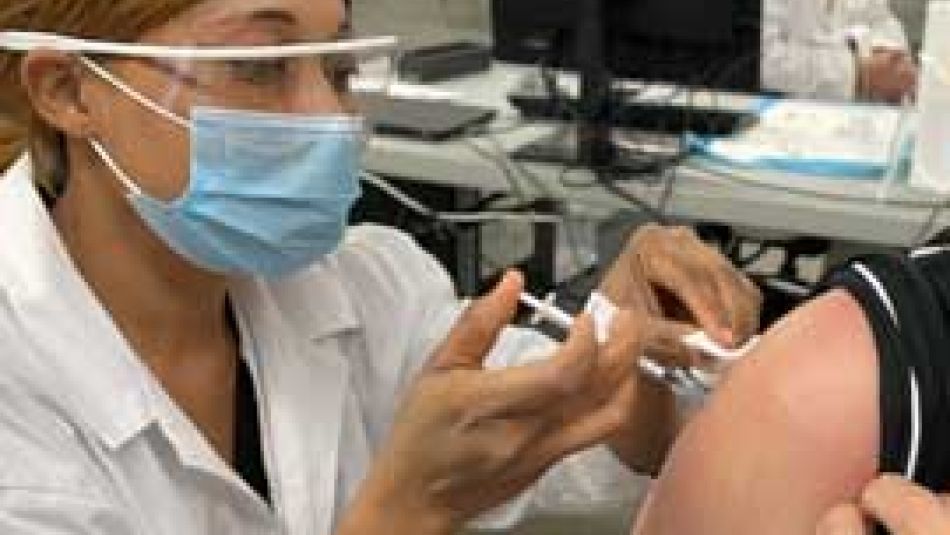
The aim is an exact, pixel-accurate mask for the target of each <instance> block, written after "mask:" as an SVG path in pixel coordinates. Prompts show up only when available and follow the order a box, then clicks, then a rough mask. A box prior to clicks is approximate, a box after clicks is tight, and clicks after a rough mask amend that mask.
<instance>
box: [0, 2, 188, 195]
mask: <svg viewBox="0 0 950 535" xmlns="http://www.w3.org/2000/svg"><path fill="white" fill-rule="evenodd" d="M201 1H202V0H4V1H3V3H2V4H0V30H31V31H43V32H52V33H57V34H63V35H72V36H76V37H84V38H88V39H105V40H110V41H134V40H135V39H136V38H137V37H138V36H139V35H141V34H142V33H144V32H145V31H147V30H149V29H152V28H155V27H158V26H161V25H162V24H164V23H166V22H168V21H169V20H171V19H172V18H173V17H175V16H176V15H178V14H179V13H181V12H182V11H184V10H185V9H187V8H189V7H191V6H193V5H195V4H198V3H200V2H201ZM21 60H22V54H14V53H9V52H5V51H0V171H2V170H4V169H6V168H8V167H9V166H10V165H11V164H12V163H13V162H14V160H15V159H16V158H17V157H18V156H19V155H20V154H22V153H23V151H25V150H29V151H30V154H31V156H32V160H33V164H34V168H35V177H36V181H37V184H38V185H39V186H41V187H42V188H44V189H45V190H46V191H47V192H48V193H50V194H53V195H56V194H57V193H58V192H59V191H60V190H61V189H62V186H63V181H64V180H65V171H66V170H65V155H64V147H63V138H62V134H61V133H60V132H59V131H57V130H56V129H54V128H53V127H51V126H50V125H49V124H47V123H46V122H44V121H43V120H42V119H41V118H40V117H39V116H38V115H37V114H36V113H35V112H34V111H33V109H32V106H31V105H30V102H29V100H28V99H27V96H26V94H25V92H24V90H23V86H22V84H21V81H20V62H21Z"/></svg>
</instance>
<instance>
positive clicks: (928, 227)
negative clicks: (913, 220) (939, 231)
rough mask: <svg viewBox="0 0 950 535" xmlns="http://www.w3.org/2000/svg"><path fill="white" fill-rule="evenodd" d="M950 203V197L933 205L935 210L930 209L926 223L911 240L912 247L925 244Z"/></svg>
mask: <svg viewBox="0 0 950 535" xmlns="http://www.w3.org/2000/svg"><path fill="white" fill-rule="evenodd" d="M948 204H950V199H948V200H944V202H942V203H940V204H938V205H936V206H934V207H933V210H931V211H930V215H928V216H927V219H926V220H925V221H924V224H923V225H921V227H920V230H918V231H917V233H916V234H914V237H913V238H912V239H911V241H910V244H909V245H910V247H912V248H914V247H919V246H921V245H923V244H924V243H925V242H926V240H927V238H929V237H930V232H931V231H932V230H933V228H934V224H936V222H937V219H939V218H940V215H941V214H942V213H943V212H944V210H946V209H947V205H948Z"/></svg>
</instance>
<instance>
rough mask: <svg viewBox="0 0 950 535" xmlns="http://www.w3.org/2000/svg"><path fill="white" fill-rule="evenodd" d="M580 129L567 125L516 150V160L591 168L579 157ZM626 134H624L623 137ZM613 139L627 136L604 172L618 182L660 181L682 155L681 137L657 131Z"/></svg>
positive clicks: (615, 134) (617, 132)
mask: <svg viewBox="0 0 950 535" xmlns="http://www.w3.org/2000/svg"><path fill="white" fill-rule="evenodd" d="M577 132H578V128H577V127H576V126H575V125H564V126H563V127H561V128H559V129H558V130H557V131H556V132H554V133H553V134H550V135H548V136H545V137H543V138H541V139H539V140H537V141H534V142H530V143H527V144H525V145H522V146H521V147H519V148H517V149H515V150H514V151H513V152H512V153H511V157H512V158H513V159H515V160H521V161H528V162H538V163H549V164H555V165H563V166H564V167H566V168H569V169H582V168H585V167H586V168H589V167H591V165H590V164H589V163H588V162H586V161H585V158H582V157H581V155H580V154H579V152H580V149H579V148H580V146H581V144H580V143H578V139H577V137H578V136H577ZM621 134H623V135H621ZM611 136H612V137H613V138H615V139H616V138H620V137H623V138H624V140H625V141H626V142H625V143H622V146H621V145H618V144H617V143H613V142H611V147H610V148H609V149H608V150H609V151H610V154H611V156H610V158H609V163H608V164H607V165H606V166H605V167H604V169H601V171H608V172H609V173H610V174H611V176H612V177H613V178H615V179H617V178H620V179H623V178H630V179H637V180H643V181H649V180H650V179H658V178H659V175H661V174H662V172H663V171H664V170H665V169H666V168H668V166H669V165H671V164H675V163H676V162H677V161H678V159H679V157H680V154H681V147H680V142H679V139H678V137H676V136H671V135H664V134H656V133H653V132H632V131H627V130H625V131H620V130H613V131H612V132H611Z"/></svg>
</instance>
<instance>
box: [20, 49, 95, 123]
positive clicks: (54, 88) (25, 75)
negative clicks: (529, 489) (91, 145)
mask: <svg viewBox="0 0 950 535" xmlns="http://www.w3.org/2000/svg"><path fill="white" fill-rule="evenodd" d="M20 76H21V79H22V81H23V85H24V89H25V90H26V94H27V96H28V97H29V99H30V103H31V104H32V106H33V109H34V110H36V112H37V114H39V116H40V117H42V118H43V120H44V121H46V122H47V123H49V124H50V125H51V126H53V127H54V128H56V129H57V130H60V131H62V132H63V133H65V134H66V135H67V136H72V137H88V136H89V135H90V134H91V133H92V121H91V117H90V116H89V113H88V111H87V109H86V106H85V105H84V104H83V102H82V99H81V95H82V91H81V88H82V83H83V75H82V70H81V66H80V65H79V63H78V62H77V61H76V59H75V58H74V57H73V56H71V55H69V54H66V53H63V52H57V51H53V50H35V51H31V52H29V53H28V54H27V55H26V57H25V58H23V63H22V67H21V71H20Z"/></svg>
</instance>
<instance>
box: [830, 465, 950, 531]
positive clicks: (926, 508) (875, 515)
mask: <svg viewBox="0 0 950 535" xmlns="http://www.w3.org/2000/svg"><path fill="white" fill-rule="evenodd" d="M872 520H873V521H876V522H880V523H881V524H882V525H884V527H886V528H887V530H888V531H889V532H890V533H891V535H937V534H942V533H950V497H947V496H936V495H934V494H932V493H930V492H929V491H927V490H924V489H922V488H920V487H918V486H916V485H914V484H913V483H910V482H909V481H907V480H906V479H904V478H902V477H899V476H881V477H880V478H878V479H877V480H875V481H873V482H872V483H871V484H870V485H868V487H867V488H866V489H865V491H864V493H863V494H862V495H861V503H860V504H859V505H841V506H838V507H836V508H834V509H832V510H831V511H830V512H829V513H828V514H827V515H826V516H825V518H823V519H822V520H821V522H820V523H819V525H818V529H817V531H816V534H817V535H871V533H873V531H872V529H871V521H872Z"/></svg>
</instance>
